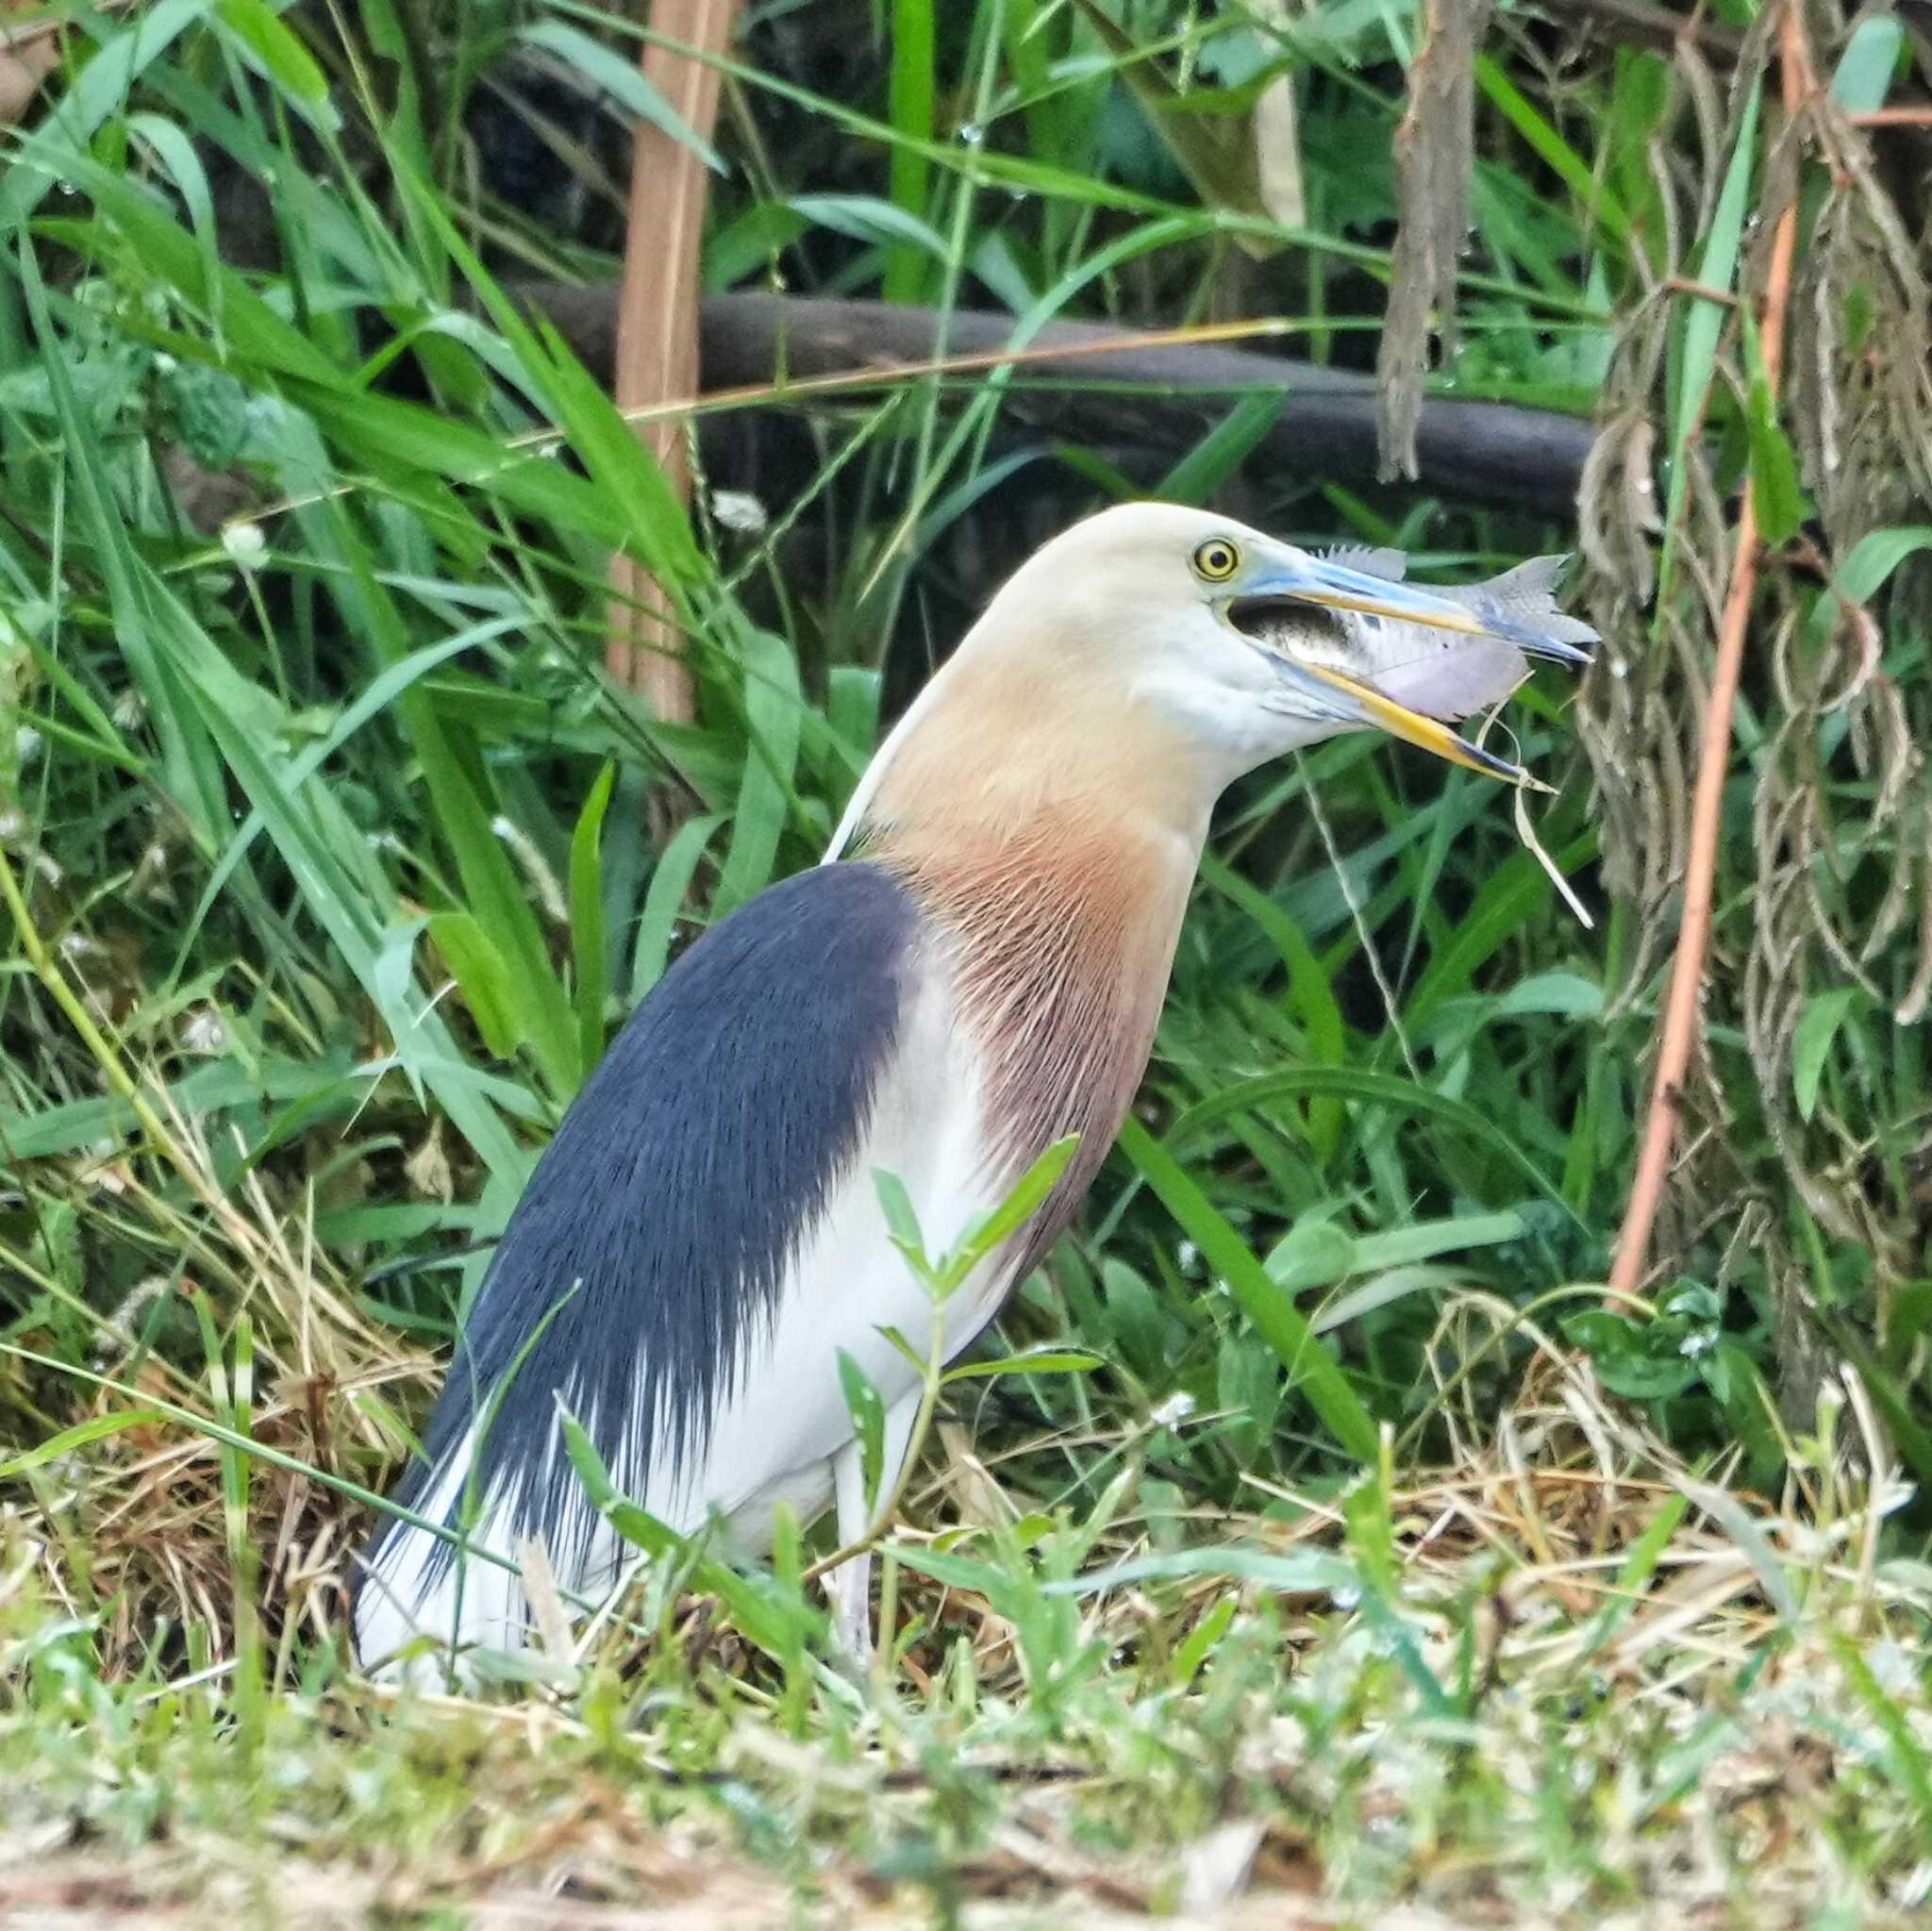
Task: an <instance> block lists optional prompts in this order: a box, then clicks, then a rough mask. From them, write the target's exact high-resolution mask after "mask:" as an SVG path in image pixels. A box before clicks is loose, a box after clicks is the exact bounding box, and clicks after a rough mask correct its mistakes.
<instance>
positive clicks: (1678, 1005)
mask: <svg viewBox="0 0 1932 1931" xmlns="http://www.w3.org/2000/svg"><path fill="white" fill-rule="evenodd" d="M1779 44H1780V49H1781V52H1782V56H1783V59H1782V68H1783V81H1784V103H1785V111H1786V113H1787V114H1788V115H1790V116H1792V117H1795V116H1796V114H1797V111H1798V108H1799V105H1800V103H1801V101H1802V99H1803V88H1804V76H1805V75H1806V74H1807V71H1808V65H1809V63H1808V61H1807V58H1806V54H1805V43H1804V32H1803V27H1802V25H1801V24H1800V21H1799V17H1798V6H1797V0H1785V12H1784V20H1783V23H1782V25H1781V27H1780V29H1779ZM1797 241H1798V203H1797V197H1796V195H1795V193H1794V194H1793V195H1792V198H1791V199H1790V202H1789V203H1787V204H1786V206H1785V208H1784V210H1783V212H1782V213H1781V214H1780V215H1779V216H1778V219H1777V228H1776V230H1775V232H1774V236H1773V239H1772V251H1771V269H1770V274H1769V276H1768V278H1767V281H1766V284H1765V293H1764V321H1763V325H1762V327H1761V329H1760V331H1759V333H1760V337H1761V340H1762V342H1763V352H1764V377H1765V382H1766V385H1767V386H1768V387H1769V389H1770V391H1771V393H1772V395H1773V397H1774V399H1775V397H1776V395H1777V389H1778V375H1779V372H1780V368H1781V366H1782V364H1783V361H1784V346H1785V317H1786V311H1787V309H1788V308H1789V307H1790V295H1791V260H1792V257H1793V255H1794V253H1795V251H1796V248H1797ZM1761 554H1762V540H1761V539H1760V537H1759V535H1758V530H1757V510H1756V508H1754V506H1753V503H1752V497H1751V492H1750V491H1749V489H1748V488H1747V489H1746V490H1745V492H1744V502H1743V507H1742V508H1741V509H1740V512H1739V516H1738V546H1737V551H1736V553H1735V555H1734V557H1733V558H1732V561H1731V580H1730V585H1729V588H1728V590H1727V591H1726V592H1725V596H1724V615H1723V618H1722V620H1721V621H1720V624H1719V628H1718V642H1717V665H1716V668H1715V670H1714V672H1713V674H1712V676H1711V684H1710V699H1709V703H1708V706H1707V709H1706V711H1705V718H1704V744H1703V748H1702V751H1701V752H1700V754H1699V759H1698V767H1697V789H1696V791H1695V793H1694V795H1693V797H1692V801H1691V851H1690V857H1689V858H1688V860H1687V862H1686V864H1685V868H1684V919H1683V924H1682V925H1681V926H1680V927H1679V928H1678V932H1677V948H1676V953H1675V955H1674V957H1673V959H1672V961H1671V986H1670V992H1669V995H1668V998H1667V1000H1666V1003H1665V1007H1664V1024H1663V1035H1662V1038H1661V1040H1660V1041H1659V1043H1658V1046H1657V1073H1656V1074H1655V1076H1654V1079H1653V1082H1652V1086H1651V1093H1650V1109H1649V1112H1648V1114H1647V1115H1646V1117H1645V1120H1644V1123H1643V1142H1642V1147H1641V1151H1640V1153H1639V1155H1638V1158H1637V1174H1636V1177H1635V1179H1634V1180H1633V1181H1632V1182H1631V1187H1630V1202H1629V1205H1628V1207H1625V1209H1624V1225H1623V1229H1622V1231H1621V1232H1620V1233H1619V1235H1618V1237H1617V1252H1616V1258H1615V1261H1614V1262H1613V1263H1612V1265H1611V1268H1610V1288H1611V1290H1612V1293H1613V1295H1622V1294H1628V1293H1631V1292H1634V1291H1635V1290H1636V1289H1637V1286H1638V1284H1639V1282H1640V1281H1641V1280H1642V1278H1643V1274H1644V1269H1645V1265H1646V1262H1647V1260H1648V1257H1649V1253H1650V1236H1651V1230H1652V1228H1653V1227H1654V1226H1655V1225H1656V1224H1657V1207H1658V1205H1659V1203H1660V1202H1661V1200H1662V1198H1663V1190H1664V1183H1665V1180H1666V1179H1667V1178H1668V1176H1669V1173H1670V1165H1671V1153H1672V1149H1673V1147H1674V1143H1675V1140H1676V1132H1677V1120H1678V1116H1679V1113H1680V1111H1681V1108H1682V1106H1683V1089H1684V1080H1685V1076H1686V1074H1688V1073H1689V1071H1690V1067H1691V1050H1692V1048H1693V1046H1694V1045H1695V1042H1696V1038H1697V1007H1698V998H1699V994H1700V993H1701V991H1702V990H1703V986H1704V961H1705V956H1706V954H1707V951H1708V950H1709V945H1710V914H1711V900H1712V896H1713V893H1714V891H1715V886H1716V877H1717V854H1718V834H1719V830H1720V826H1721V820H1722V817H1723V811H1724V780H1725V778H1726V776H1727V775H1728V774H1729V771H1730V761H1731V714H1732V711H1733V710H1734V709H1735V707H1736V706H1737V699H1738V679H1739V674H1740V671H1741V669H1742V666H1743V661H1744V638H1745V635H1746V633H1747V631H1748V630H1749V628H1750V624H1751V603H1752V598H1753V595H1754V593H1755V592H1756V591H1757V566H1758V562H1759V560H1760V557H1761Z"/></svg>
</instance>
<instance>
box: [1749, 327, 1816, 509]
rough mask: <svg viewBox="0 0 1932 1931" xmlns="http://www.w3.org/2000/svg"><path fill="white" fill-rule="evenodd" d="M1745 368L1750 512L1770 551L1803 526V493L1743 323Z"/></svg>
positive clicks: (1753, 332)
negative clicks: (1768, 544) (1749, 464)
mask: <svg viewBox="0 0 1932 1931" xmlns="http://www.w3.org/2000/svg"><path fill="white" fill-rule="evenodd" d="M1744 368H1745V373H1746V375H1748V377H1749V388H1748V390H1747V391H1746V394H1745V399H1744V422H1745V427H1746V430H1747V432H1748V434H1749V437H1750V442H1751V508H1752V509H1753V510H1754V511H1755V512H1756V514H1757V529H1758V534H1759V535H1760V536H1761V537H1762V538H1763V539H1764V541H1766V542H1767V543H1770V544H1772V545H1774V546H1776V545H1778V544H1782V543H1787V542H1789V541H1790V540H1791V538H1792V537H1794V536H1795V535H1796V534H1797V532H1798V527H1799V525H1800V524H1802V523H1803V522H1804V521H1805V492H1804V491H1803V490H1802V489H1800V488H1799V485H1798V458H1797V454H1796V452H1795V451H1794V450H1793V449H1792V448H1791V441H1790V437H1789V436H1787V435H1786V434H1785V431H1784V424H1781V423H1780V422H1779V421H1778V419H1777V401H1776V398H1775V397H1774V396H1773V394H1772V392H1771V382H1770V378H1769V377H1768V376H1767V375H1766V373H1765V368H1764V357H1763V353H1762V350H1761V348H1760V346H1759V343H1758V338H1757V325H1756V324H1755V323H1754V322H1753V321H1752V320H1751V318H1750V316H1749V315H1748V314H1746V316H1745V318H1744Z"/></svg>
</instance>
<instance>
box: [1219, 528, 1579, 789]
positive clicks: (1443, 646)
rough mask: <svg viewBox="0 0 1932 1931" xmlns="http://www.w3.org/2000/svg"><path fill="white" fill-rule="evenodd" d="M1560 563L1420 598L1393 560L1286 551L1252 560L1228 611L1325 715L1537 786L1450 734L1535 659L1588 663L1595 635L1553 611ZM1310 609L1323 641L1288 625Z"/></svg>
mask: <svg viewBox="0 0 1932 1931" xmlns="http://www.w3.org/2000/svg"><path fill="white" fill-rule="evenodd" d="M1567 561H1568V558H1563V557H1539V558H1534V559H1532V560H1531V561H1530V562H1527V563H1524V564H1522V565H1520V566H1519V567H1518V568H1516V569H1514V570H1511V571H1507V572H1505V573H1504V574H1503V575H1501V576H1496V577H1491V578H1490V579H1489V580H1488V581H1487V582H1485V583H1476V584H1465V585H1454V586H1451V585H1433V586H1429V587H1426V588H1425V587H1424V586H1422V585H1419V584H1410V583H1405V582H1404V581H1403V573H1404V571H1405V570H1406V568H1407V562H1406V559H1405V558H1403V556H1402V554H1401V552H1400V551H1397V550H1352V551H1338V552H1336V553H1335V554H1334V555H1332V556H1327V557H1316V556H1311V555H1309V554H1308V553H1307V552H1305V551H1300V550H1293V549H1290V548H1288V547H1287V546H1286V545H1283V546H1282V547H1281V548H1280V549H1278V550H1274V552H1273V553H1272V554H1270V555H1268V556H1266V557H1257V558H1255V559H1254V562H1253V564H1252V565H1251V567H1250V569H1249V571H1248V572H1247V573H1245V574H1244V575H1243V577H1242V579H1241V581H1240V582H1239V583H1238V584H1237V585H1236V586H1235V588H1234V590H1233V592H1232V593H1231V594H1230V595H1229V596H1228V598H1227V599H1226V604H1225V608H1226V611H1227V616H1228V620H1229V622H1230V623H1232V624H1234V626H1235V628H1236V629H1238V630H1239V631H1241V634H1242V635H1243V636H1245V637H1247V638H1249V639H1250V640H1251V641H1255V642H1257V644H1260V645H1262V646H1263V647H1265V648H1267V649H1268V650H1269V653H1270V656H1271V658H1273V659H1274V662H1275V664H1276V667H1277V669H1279V670H1280V671H1281V673H1282V674H1283V675H1285V676H1288V677H1291V678H1292V679H1294V680H1296V681H1299V682H1304V684H1305V685H1306V684H1307V683H1309V682H1311V683H1312V684H1314V685H1315V686H1317V687H1320V690H1321V691H1322V701H1323V702H1324V704H1325V705H1326V706H1327V707H1331V708H1340V709H1341V710H1342V711H1343V712H1344V713H1345V714H1347V715H1350V716H1352V717H1354V718H1355V719H1356V721H1357V722H1358V723H1360V724H1374V725H1377V726H1379V727H1380V728H1381V729H1383V730H1385V731H1387V732H1389V734H1390V735H1391V737H1396V738H1400V739H1402V740H1403V741H1405V742H1406V743H1409V744H1415V745H1419V746H1420V747H1421V748H1422V749H1423V750H1424V751H1430V752H1433V753H1434V754H1435V755H1436V756H1437V757H1442V758H1446V759H1447V760H1448V761H1449V762H1450V763H1451V764H1459V765H1462V766H1463V767H1464V768H1466V769H1467V770H1470V771H1480V772H1486V773H1488V774H1490V775H1491V776H1492V777H1498V778H1502V779H1504V780H1506V781H1507V782H1508V783H1510V784H1515V785H1529V786H1534V785H1535V784H1536V780H1535V779H1534V778H1532V777H1531V776H1530V775H1529V774H1528V773H1527V772H1525V771H1524V770H1523V769H1522V767H1521V766H1520V765H1516V764H1512V763H1511V762H1510V761H1509V760H1508V759H1507V758H1505V757H1497V756H1496V755H1495V754H1494V753H1493V752H1491V751H1486V750H1484V749H1483V748H1482V746H1481V745H1479V744H1472V743H1471V742H1470V741H1468V740H1467V739H1465V738H1463V737H1460V736H1458V735H1457V732H1455V731H1453V730H1451V729H1450V728H1449V724H1450V723H1451V722H1453V721H1455V720H1457V719H1460V718H1465V717H1468V716H1470V715H1471V714H1472V713H1474V712H1475V711H1478V710H1482V709H1484V708H1486V707H1488V706H1490V705H1492V704H1496V703H1499V702H1501V700H1502V699H1503V698H1505V697H1507V695H1508V694H1509V692H1510V691H1513V690H1514V689H1515V688H1516V686H1517V685H1518V684H1520V683H1521V682H1522V681H1523V680H1524V677H1526V676H1527V675H1528V674H1529V669H1530V666H1529V662H1528V659H1530V658H1541V659H1543V660H1545V661H1548V662H1552V663H1560V664H1572V665H1582V664H1588V663H1589V662H1590V660H1591V658H1590V651H1589V650H1588V648H1586V646H1587V645H1590V644H1593V643H1595V642H1596V641H1597V634H1596V632H1595V631H1594V630H1593V629H1591V626H1590V625H1589V624H1585V623H1583V622H1582V621H1581V620H1580V619H1578V618H1574V617H1570V616H1566V615H1565V614H1564V613H1563V612H1562V611H1560V610H1559V609H1557V605H1556V599H1555V596H1554V594H1553V591H1554V586H1555V583H1556V579H1557V574H1558V573H1559V572H1560V571H1561V569H1562V567H1563V565H1564V564H1565V563H1566V562H1567ZM1310 609H1314V610H1321V611H1324V612H1325V613H1327V614H1328V615H1329V617H1330V619H1331V620H1332V621H1331V623H1330V624H1327V625H1324V626H1323V627H1322V629H1321V630H1320V631H1315V630H1313V629H1312V628H1311V626H1309V625H1307V624H1306V622H1303V623H1301V624H1297V623H1296V621H1295V616H1296V613H1297V612H1298V611H1302V612H1306V611H1307V610H1310ZM1313 694H1314V693H1313V692H1310V695H1313Z"/></svg>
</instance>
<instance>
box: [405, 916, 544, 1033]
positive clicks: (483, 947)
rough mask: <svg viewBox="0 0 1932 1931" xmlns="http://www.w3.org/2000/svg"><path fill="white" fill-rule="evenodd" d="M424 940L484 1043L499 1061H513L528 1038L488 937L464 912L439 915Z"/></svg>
mask: <svg viewBox="0 0 1932 1931" xmlns="http://www.w3.org/2000/svg"><path fill="white" fill-rule="evenodd" d="M429 936H430V938H431V940H433V941H435V945H436V949H437V951H438V952H440V953H441V955H442V957H443V958H444V960H445V962H446V963H447V964H448V966H449V969H450V971H451V972H452V973H453V974H455V975H456V982H457V984H458V987H460V988H461V990H462V994H463V1004H464V1005H465V1006H467V1007H469V1008H470V1017H471V1018H472V1019H474V1020H475V1022H476V1030H477V1031H478V1032H480V1033H481V1034H482V1035H483V1043H484V1044H485V1045H486V1046H488V1047H489V1048H490V1050H491V1052H492V1053H493V1054H495V1056H496V1057H498V1058H499V1059H510V1058H514V1057H515V1056H516V1051H517V1048H518V1047H519V1046H521V1045H522V1044H523V1043H524V1042H525V1040H526V1039H527V1038H528V1034H527V1033H526V1032H525V1027H524V1022H523V1019H522V1017H521V1015H520V1011H519V1007H518V1001H517V996H516V990H515V986H514V982H513V981H512V979H511V976H510V970H509V967H508V966H507V965H506V964H505V963H504V958H503V954H502V953H500V952H499V951H498V950H497V949H496V946H495V943H494V941H492V940H491V937H490V935H489V933H488V932H486V931H485V930H484V929H483V927H482V925H481V924H478V922H477V921H476V920H475V918H473V917H472V916H471V915H470V914H469V913H468V912H438V913H437V914H436V915H435V916H434V917H433V918H431V920H430V921H429Z"/></svg>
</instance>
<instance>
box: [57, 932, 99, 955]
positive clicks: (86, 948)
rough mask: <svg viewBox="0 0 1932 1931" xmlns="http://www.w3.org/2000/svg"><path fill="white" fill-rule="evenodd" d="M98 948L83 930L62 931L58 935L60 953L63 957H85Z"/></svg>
mask: <svg viewBox="0 0 1932 1931" xmlns="http://www.w3.org/2000/svg"><path fill="white" fill-rule="evenodd" d="M100 949H101V948H100V947H99V946H98V945H96V944H95V943H94V941H92V939H90V938H89V937H88V936H87V934H86V933H85V932H63V933H62V934H61V935H60V954H61V957H63V958H86V957H89V956H90V955H91V954H93V953H96V952H98V951H100Z"/></svg>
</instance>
